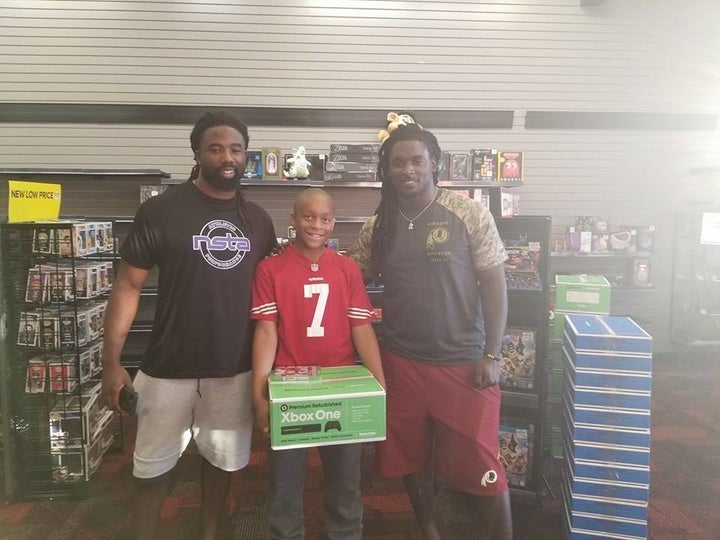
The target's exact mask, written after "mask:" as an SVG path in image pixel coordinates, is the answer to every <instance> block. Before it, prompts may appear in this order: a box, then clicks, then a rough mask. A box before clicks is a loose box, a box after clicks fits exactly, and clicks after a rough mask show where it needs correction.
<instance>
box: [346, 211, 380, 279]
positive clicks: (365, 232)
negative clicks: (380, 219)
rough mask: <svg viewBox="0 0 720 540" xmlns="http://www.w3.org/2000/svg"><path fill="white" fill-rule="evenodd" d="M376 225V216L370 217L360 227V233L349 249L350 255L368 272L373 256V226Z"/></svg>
mask: <svg viewBox="0 0 720 540" xmlns="http://www.w3.org/2000/svg"><path fill="white" fill-rule="evenodd" d="M374 225H375V216H372V217H370V218H369V219H368V220H367V221H366V222H365V223H364V224H363V226H362V228H361V229H360V234H359V235H358V239H357V241H356V242H355V245H354V246H353V247H351V248H350V249H349V250H348V256H349V257H350V258H351V259H352V260H354V261H355V262H356V263H358V265H359V266H360V268H361V269H362V271H363V274H367V272H368V270H369V269H370V263H371V256H370V245H371V243H372V232H373V226H374Z"/></svg>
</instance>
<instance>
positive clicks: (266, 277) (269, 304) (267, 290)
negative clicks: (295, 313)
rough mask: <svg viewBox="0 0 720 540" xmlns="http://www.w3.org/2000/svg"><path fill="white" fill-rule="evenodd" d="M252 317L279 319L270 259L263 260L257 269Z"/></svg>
mask: <svg viewBox="0 0 720 540" xmlns="http://www.w3.org/2000/svg"><path fill="white" fill-rule="evenodd" d="M250 318H251V319H261V320H265V321H277V318H278V308H277V298H276V296H275V284H274V282H273V278H272V265H271V264H270V259H265V260H263V261H261V262H260V264H258V265H257V267H256V269H255V277H254V279H253V290H252V301H251V304H250Z"/></svg>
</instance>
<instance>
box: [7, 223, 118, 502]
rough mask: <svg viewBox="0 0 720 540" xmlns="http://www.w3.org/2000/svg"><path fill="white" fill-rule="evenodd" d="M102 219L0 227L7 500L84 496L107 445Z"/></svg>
mask: <svg viewBox="0 0 720 540" xmlns="http://www.w3.org/2000/svg"><path fill="white" fill-rule="evenodd" d="M99 223H100V222H99V221H98V222H94V221H93V222H79V221H75V222H70V221H68V222H63V221H58V222H47V223H18V224H3V225H2V226H0V250H2V253H3V257H2V265H1V266H0V272H1V274H0V281H1V282H2V313H3V328H2V347H1V349H0V354H1V356H0V372H1V373H2V376H1V378H0V383H1V386H2V388H1V394H2V402H1V405H2V417H3V420H4V422H3V443H4V444H3V450H4V451H3V464H4V480H5V482H4V493H5V495H6V497H7V498H8V499H28V498H37V497H50V496H59V495H73V494H82V493H83V492H84V490H85V486H86V481H87V480H89V478H90V476H91V475H92V473H93V472H94V471H95V469H96V468H97V466H98V465H99V463H100V461H101V459H102V456H103V454H104V452H105V451H106V450H107V449H108V448H109V447H110V446H111V445H112V442H113V439H114V434H115V430H116V429H117V426H116V425H115V422H114V416H113V413H112V412H111V411H110V410H109V409H108V408H107V407H106V406H105V404H104V402H103V400H102V394H101V391H100V381H99V379H100V375H101V366H102V363H101V360H102V330H103V325H102V321H103V318H104V312H105V304H106V302H107V299H106V297H107V293H108V291H109V289H110V287H111V283H112V275H113V272H114V266H113V265H114V259H115V257H114V247H113V243H112V241H111V240H110V238H112V229H111V226H110V225H109V223H108V222H102V223H103V225H102V226H100V225H99ZM81 231H82V232H81ZM91 237H92V247H91V248H89V249H88V246H90V245H91V242H90V240H89V239H90V238H91ZM81 246H82V247H81ZM86 251H90V252H93V253H91V254H87V253H85V252H86Z"/></svg>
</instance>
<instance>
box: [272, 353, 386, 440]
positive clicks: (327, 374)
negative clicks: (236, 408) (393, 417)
mask: <svg viewBox="0 0 720 540" xmlns="http://www.w3.org/2000/svg"><path fill="white" fill-rule="evenodd" d="M268 382H269V394H270V446H271V447H272V448H273V449H274V450H282V449H288V448H303V447H306V446H325V445H331V444H348V443H359V442H368V441H382V440H384V439H385V390H384V389H383V387H382V386H380V383H379V382H377V380H376V379H375V377H373V376H372V374H371V373H370V372H369V371H368V369H367V368H365V367H364V366H348V367H327V368H320V369H319V372H318V375H317V377H314V378H312V379H310V380H300V381H298V380H283V379H282V378H281V377H278V376H277V375H276V374H275V373H273V374H271V375H270V378H269V380H268Z"/></svg>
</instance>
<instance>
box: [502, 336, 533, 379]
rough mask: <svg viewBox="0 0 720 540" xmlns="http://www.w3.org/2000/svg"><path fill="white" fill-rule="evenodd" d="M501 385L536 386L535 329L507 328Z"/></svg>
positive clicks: (504, 339)
mask: <svg viewBox="0 0 720 540" xmlns="http://www.w3.org/2000/svg"><path fill="white" fill-rule="evenodd" d="M500 386H502V387H505V388H525V389H532V388H534V386H535V330H532V329H526V328H507V329H506V330H505V336H504V337H503V343H502V360H501V362H500Z"/></svg>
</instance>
